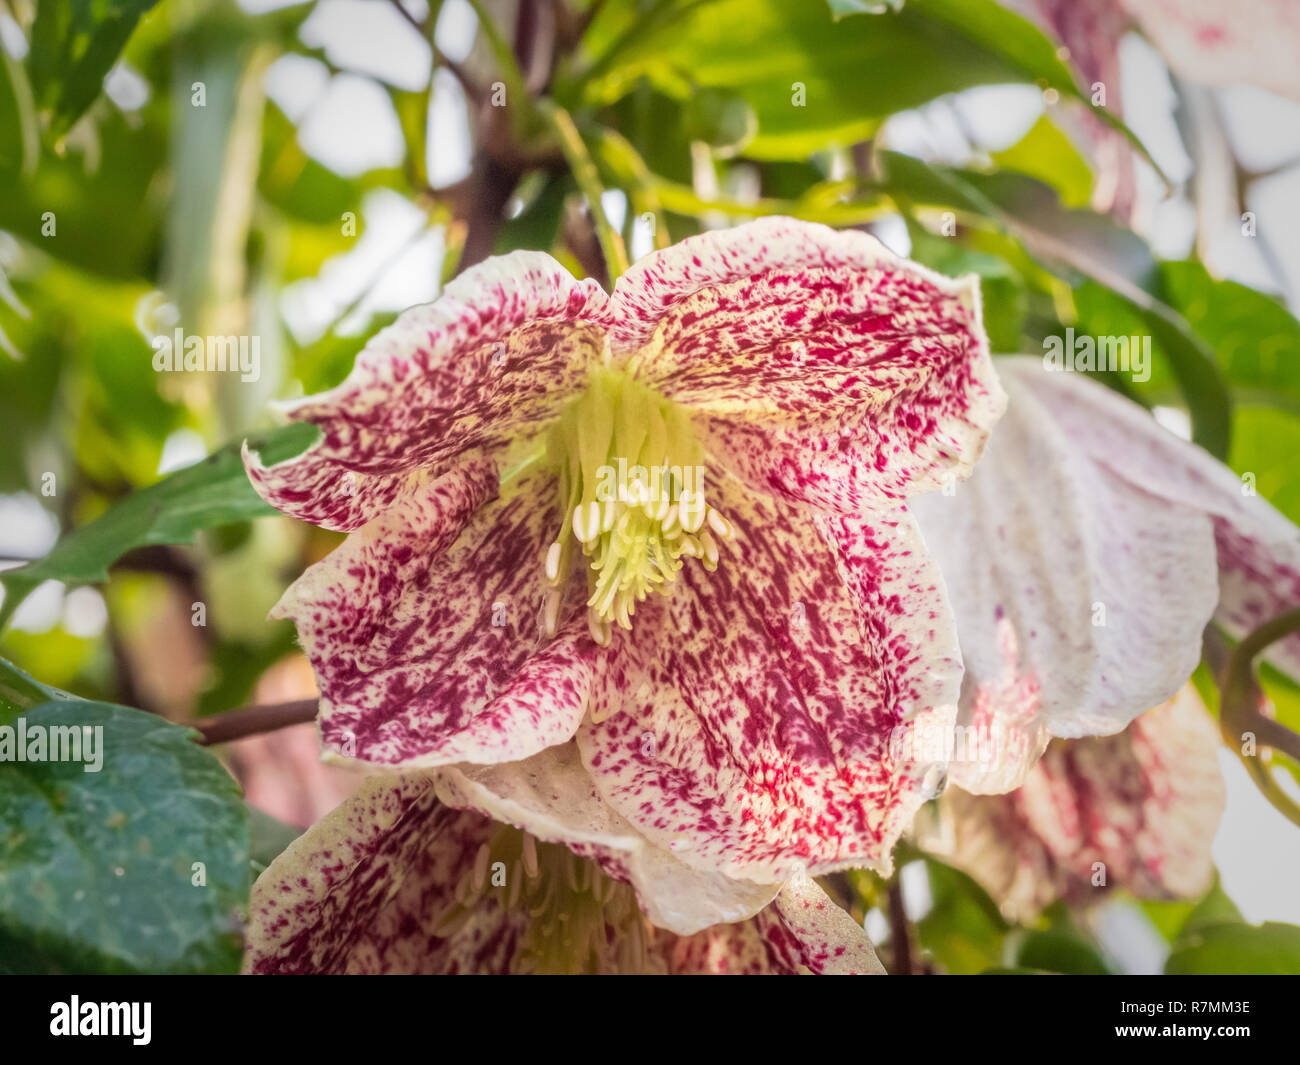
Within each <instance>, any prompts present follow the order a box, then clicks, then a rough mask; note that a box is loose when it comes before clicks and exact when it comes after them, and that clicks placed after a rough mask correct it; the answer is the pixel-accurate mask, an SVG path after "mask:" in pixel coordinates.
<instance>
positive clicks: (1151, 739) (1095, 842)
mask: <svg viewBox="0 0 1300 1065" xmlns="http://www.w3.org/2000/svg"><path fill="white" fill-rule="evenodd" d="M1218 746H1219V742H1218V735H1217V732H1216V729H1215V726H1214V723H1213V721H1212V720H1211V719H1210V717H1209V715H1208V714H1207V713H1206V711H1205V708H1204V706H1203V705H1201V702H1200V700H1199V699H1198V698H1197V696H1196V694H1195V691H1194V690H1193V689H1192V688H1190V687H1187V688H1184V689H1183V690H1182V691H1181V692H1180V693H1179V694H1178V695H1177V696H1176V697H1175V698H1173V699H1171V700H1170V701H1169V702H1167V703H1164V704H1162V705H1161V706H1158V707H1156V708H1155V709H1153V710H1149V711H1147V712H1146V713H1145V714H1143V715H1142V716H1141V717H1139V718H1138V719H1137V720H1136V721H1134V722H1133V724H1131V725H1130V726H1129V727H1128V729H1127V730H1126V731H1124V732H1122V733H1120V734H1119V735H1117V736H1108V737H1104V738H1093V739H1082V740H1056V741H1054V742H1053V743H1052V745H1051V746H1050V747H1049V748H1048V750H1047V753H1046V754H1045V755H1044V756H1043V758H1042V760H1041V761H1039V763H1038V764H1037V766H1035V767H1034V769H1033V770H1032V771H1031V772H1030V773H1029V774H1028V776H1027V777H1026V779H1025V782H1024V785H1023V786H1022V787H1021V788H1020V789H1019V790H1017V791H1013V792H1011V793H1010V794H1007V795H969V794H966V793H964V792H962V791H960V790H958V789H956V788H950V789H949V790H948V791H947V792H946V793H945V794H944V797H943V798H942V799H941V800H940V809H941V811H942V817H943V822H944V827H943V833H944V836H945V837H946V838H945V839H944V845H945V846H944V849H946V851H947V853H946V855H945V857H946V858H947V859H948V860H950V861H951V862H952V863H953V864H954V865H956V866H957V867H958V868H961V869H963V870H965V871H966V872H967V873H969V874H970V875H971V876H972V877H974V878H975V880H976V881H978V882H979V883H980V884H981V885H982V886H983V887H984V888H985V889H986V890H987V891H988V892H989V894H990V895H992V896H993V898H994V899H996V900H997V901H998V902H999V904H1000V905H1001V906H1002V909H1003V911H1004V912H1005V913H1006V914H1007V916H1008V918H1010V919H1011V920H1014V921H1022V922H1023V921H1028V920H1030V919H1032V918H1033V917H1034V916H1035V915H1036V914H1037V913H1038V912H1039V911H1040V910H1042V909H1043V907H1045V906H1046V905H1048V904H1049V903H1051V902H1052V901H1054V900H1055V899H1057V898H1065V899H1067V900H1069V901H1071V902H1073V903H1086V902H1090V901H1093V900H1095V899H1096V898H1098V897H1099V896H1100V889H1102V888H1111V887H1123V888H1126V889H1128V890H1129V891H1132V892H1133V893H1134V894H1136V895H1138V896H1140V897H1143V898H1189V897H1195V896H1197V895H1199V894H1200V893H1201V892H1203V891H1204V890H1205V888H1206V887H1207V886H1208V884H1209V881H1210V878H1211V876H1212V874H1213V862H1212V858H1211V854H1210V844H1211V842H1212V840H1213V838H1214V832H1215V828H1216V826H1217V824H1218V820H1219V817H1220V815H1221V814H1222V812H1223V803H1224V789H1223V779H1222V777H1221V776H1220V774H1219V768H1218V761H1217V757H1216V755H1217V750H1218ZM927 842H928V843H929V845H930V846H935V845H936V843H937V842H938V841H937V840H929V841H927Z"/></svg>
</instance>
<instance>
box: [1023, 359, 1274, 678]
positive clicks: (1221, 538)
mask: <svg viewBox="0 0 1300 1065" xmlns="http://www.w3.org/2000/svg"><path fill="white" fill-rule="evenodd" d="M1004 376H1008V377H1014V378H1015V379H1016V380H1017V381H1019V382H1022V383H1023V384H1024V385H1025V386H1026V387H1027V388H1028V389H1029V390H1030V391H1032V393H1033V395H1034V397H1035V398H1036V400H1037V401H1038V402H1039V403H1041V404H1042V406H1043V408H1044V409H1045V410H1046V411H1047V412H1048V415H1049V416H1050V417H1051V418H1052V419H1053V420H1054V421H1055V422H1056V423H1057V424H1058V425H1059V426H1060V429H1061V431H1062V432H1063V433H1066V434H1067V435H1068V436H1069V437H1070V438H1071V439H1072V440H1073V441H1074V447H1075V449H1076V450H1077V451H1078V452H1080V453H1084V454H1087V455H1088V456H1089V459H1090V461H1092V462H1094V463H1095V464H1096V465H1097V466H1098V467H1099V468H1100V469H1102V470H1103V471H1104V473H1105V474H1106V475H1107V476H1108V477H1109V479H1110V481H1111V482H1112V483H1121V482H1122V483H1125V484H1127V485H1131V486H1134V487H1135V488H1137V489H1138V490H1140V491H1142V492H1145V493H1148V494H1150V495H1152V496H1156V497H1158V498H1159V499H1160V500H1162V501H1163V503H1164V505H1165V507H1166V508H1167V509H1168V512H1169V514H1170V515H1176V514H1183V513H1185V512H1186V511H1187V510H1189V509H1190V510H1193V511H1195V512H1197V513H1198V514H1200V515H1203V518H1202V520H1206V521H1209V522H1211V523H1212V526H1213V530H1214V542H1215V545H1216V547H1217V558H1218V570H1219V603H1218V608H1217V610H1216V612H1215V615H1214V616H1215V620H1216V621H1218V622H1219V623H1220V624H1222V625H1224V626H1225V627H1226V628H1227V629H1228V631H1229V632H1230V633H1232V635H1234V636H1241V635H1244V634H1245V633H1247V632H1250V631H1251V630H1252V629H1254V628H1256V627H1258V626H1259V625H1261V624H1262V623H1263V622H1265V621H1268V620H1269V619H1271V618H1273V617H1276V616H1277V615H1278V614H1281V613H1283V612H1284V611H1286V610H1290V609H1292V608H1294V607H1297V606H1300V529H1297V528H1296V526H1295V525H1294V524H1292V523H1291V522H1290V521H1289V520H1287V519H1286V518H1285V517H1283V516H1282V515H1281V514H1280V513H1278V511H1277V510H1275V509H1274V508H1273V507H1272V506H1271V505H1270V504H1269V503H1268V502H1266V501H1265V500H1264V499H1262V498H1261V497H1260V496H1258V495H1256V494H1255V491H1254V486H1253V485H1252V484H1250V483H1249V482H1248V481H1246V480H1244V479H1243V478H1241V477H1238V476H1237V475H1236V474H1234V473H1233V472H1232V471H1231V470H1229V469H1228V468H1227V467H1226V466H1224V465H1222V464H1221V463H1219V462H1217V461H1216V460H1215V459H1213V458H1211V457H1210V456H1209V455H1208V454H1206V453H1205V452H1204V451H1202V450H1201V449H1200V448H1198V447H1194V446H1193V445H1191V444H1188V443H1186V442H1185V441H1183V440H1181V439H1179V438H1178V437H1176V436H1174V434H1173V433H1170V432H1168V431H1167V430H1165V429H1164V428H1163V427H1162V426H1160V425H1159V424H1158V423H1157V422H1156V421H1155V420H1154V419H1152V418H1151V417H1150V415H1148V414H1147V413H1146V411H1144V410H1142V409H1141V408H1140V407H1138V406H1137V405H1136V404H1134V403H1131V402H1129V401H1128V400H1126V399H1124V398H1123V397H1121V396H1119V395H1117V394H1116V393H1114V392H1112V391H1110V390H1109V389H1107V388H1104V387H1102V386H1101V385H1099V384H1097V383H1095V382H1093V381H1090V380H1087V379H1086V378H1081V377H1079V376H1078V375H1074V374H1061V373H1045V372H1043V370H1042V368H1041V366H1040V365H1038V364H1037V361H1036V360H1023V361H1021V360H1016V361H1015V362H1014V363H1013V365H1012V367H1011V368H1010V369H1009V372H1008V373H1006V374H1005V375H1004ZM1188 535H1190V534H1188ZM1184 579H1185V580H1188V581H1193V580H1196V579H1197V574H1196V573H1194V572H1190V571H1189V572H1188V573H1187V574H1185V576H1184ZM1266 657H1267V658H1268V660H1269V661H1270V662H1272V663H1273V664H1274V665H1276V666H1277V667H1278V668H1279V669H1282V670H1285V671H1286V672H1288V673H1290V674H1291V675H1292V676H1293V677H1295V678H1296V679H1298V680H1300V636H1292V637H1289V638H1288V639H1286V640H1283V641H1281V642H1280V643H1276V644H1274V645H1273V646H1272V647H1271V648H1270V649H1269V651H1268V653H1267V655H1266Z"/></svg>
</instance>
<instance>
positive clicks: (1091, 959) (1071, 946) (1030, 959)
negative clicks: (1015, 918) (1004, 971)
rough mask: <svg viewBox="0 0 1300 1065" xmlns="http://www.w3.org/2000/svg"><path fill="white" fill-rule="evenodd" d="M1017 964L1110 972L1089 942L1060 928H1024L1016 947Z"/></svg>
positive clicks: (1086, 972) (1060, 970)
mask: <svg viewBox="0 0 1300 1065" xmlns="http://www.w3.org/2000/svg"><path fill="white" fill-rule="evenodd" d="M1016 965H1017V966H1018V967H1020V968H1024V969H1038V970H1041V971H1043V972H1049V973H1075V974H1082V975H1091V976H1105V975H1107V974H1108V973H1109V972H1110V970H1109V969H1108V968H1107V967H1106V963H1105V962H1104V961H1102V959H1101V955H1100V954H1098V953H1097V951H1096V950H1095V949H1094V948H1093V947H1092V946H1091V945H1089V944H1088V943H1085V942H1083V941H1082V940H1081V939H1076V938H1075V937H1074V936H1070V935H1066V934H1064V933H1062V932H1040V931H1031V932H1027V933H1026V934H1025V937H1024V938H1023V939H1022V940H1021V942H1020V948H1019V949H1018V950H1017V951H1016Z"/></svg>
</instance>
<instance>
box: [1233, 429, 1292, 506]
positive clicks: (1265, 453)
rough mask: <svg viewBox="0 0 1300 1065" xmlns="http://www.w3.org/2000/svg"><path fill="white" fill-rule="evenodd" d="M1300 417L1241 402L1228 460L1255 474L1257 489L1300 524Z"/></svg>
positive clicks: (1238, 470) (1243, 471)
mask: <svg viewBox="0 0 1300 1065" xmlns="http://www.w3.org/2000/svg"><path fill="white" fill-rule="evenodd" d="M1297 455H1300V417H1297V416H1296V415H1294V414H1291V413H1289V412H1288V411H1285V410H1279V409H1278V408H1277V407H1274V406H1261V405H1259V404H1256V403H1242V404H1238V405H1237V407H1236V408H1235V411H1234V418H1233V429H1232V448H1231V449H1230V451H1229V452H1228V464H1229V465H1230V466H1231V467H1232V468H1233V469H1234V470H1236V471H1237V472H1238V473H1241V474H1246V473H1249V474H1251V475H1252V476H1253V478H1254V485H1255V490H1256V492H1258V494H1259V495H1261V496H1263V497H1264V498H1265V499H1267V500H1268V501H1269V502H1270V503H1272V504H1273V506H1275V507H1277V509H1278V510H1280V511H1281V512H1282V513H1283V514H1285V515H1286V516H1287V517H1288V518H1290V519H1291V520H1292V521H1293V522H1296V523H1297V524H1300V464H1297V462H1296V456H1297Z"/></svg>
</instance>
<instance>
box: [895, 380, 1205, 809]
mask: <svg viewBox="0 0 1300 1065" xmlns="http://www.w3.org/2000/svg"><path fill="white" fill-rule="evenodd" d="M999 364H1000V365H999V373H1000V375H1001V376H1002V378H1003V381H1004V383H1005V385H1006V388H1007V391H1008V395H1009V397H1010V402H1009V405H1008V410H1007V415H1006V417H1005V418H1004V419H1003V421H1002V423H1001V425H1000V426H999V427H998V431H997V432H996V433H995V434H994V438H993V440H992V442H991V443H990V446H989V449H988V452H987V454H986V455H985V457H984V459H983V461H982V462H981V463H980V465H979V467H978V468H977V469H976V471H975V474H974V476H973V477H972V478H971V479H970V481H969V482H967V483H966V484H963V485H960V486H957V487H956V490H955V492H954V493H953V494H952V495H951V496H949V495H944V494H939V495H933V496H930V497H927V498H924V499H919V500H917V501H915V503H914V504H913V510H914V512H915V513H916V515H917V518H918V520H919V521H920V523H921V528H922V530H923V531H924V533H925V540H926V543H927V545H928V546H929V548H930V549H931V550H932V551H933V552H934V554H935V556H936V557H937V559H938V560H939V566H940V569H941V570H942V572H943V574H944V578H945V580H946V582H947V585H948V591H949V594H950V596H951V598H952V604H953V610H954V612H955V614H956V616H957V626H958V632H959V634H960V637H961V649H962V656H963V658H964V660H965V664H966V681H965V685H964V689H963V700H962V714H961V718H960V724H961V726H963V728H966V729H975V730H977V735H976V736H975V737H974V738H975V739H976V740H977V741H980V742H977V743H976V745H975V748H974V751H973V753H971V754H970V755H969V756H968V757H965V758H959V759H958V760H956V761H954V763H953V764H952V766H951V773H952V779H953V780H954V781H955V782H956V783H958V784H959V785H960V786H961V787H963V788H966V789H967V790H969V791H992V792H998V791H1005V790H1006V789H1007V788H1008V787H1014V786H1015V785H1016V784H1017V783H1018V782H1019V780H1020V779H1021V778H1022V777H1023V773H1024V771H1025V770H1027V769H1028V768H1029V767H1030V766H1031V765H1032V764H1033V761H1034V759H1035V758H1036V757H1037V755H1038V754H1039V753H1041V750H1042V746H1043V744H1044V743H1045V742H1046V737H1047V736H1067V737H1075V736H1088V735H1110V734H1113V733H1115V732H1118V731H1120V730H1121V729H1123V728H1124V727H1125V726H1126V725H1127V724H1128V723H1129V722H1130V721H1132V720H1133V718H1135V717H1136V716H1137V715H1138V714H1140V713H1142V712H1143V711H1144V710H1146V709H1147V708H1148V707H1150V706H1154V705H1156V704H1158V703H1160V702H1163V701H1164V700H1166V699H1168V698H1170V697H1171V696H1172V695H1173V694H1174V693H1175V692H1176V691H1177V690H1178V688H1179V687H1180V686H1181V685H1182V683H1183V682H1184V681H1185V680H1186V679H1187V677H1188V676H1189V675H1190V674H1191V672H1192V670H1193V669H1195V668H1196V663H1197V662H1198V661H1199V660H1200V649H1201V633H1202V630H1203V629H1204V627H1205V624H1206V622H1207V621H1208V620H1209V619H1210V616H1211V615H1212V614H1213V612H1214V604H1215V600H1216V597H1217V594H1218V593H1217V588H1216V580H1215V555H1214V533H1213V527H1212V524H1211V522H1210V520H1209V518H1208V517H1206V516H1205V514H1203V513H1202V512H1201V511H1200V509H1198V507H1197V506H1195V505H1194V503H1193V502H1192V501H1191V500H1188V501H1186V502H1176V501H1173V500H1171V499H1170V498H1169V497H1168V495H1167V494H1164V493H1160V492H1159V490H1158V488H1157V486H1155V485H1146V486H1140V485H1138V484H1136V483H1134V482H1133V480H1132V479H1131V478H1126V477H1119V476H1115V474H1114V473H1113V472H1112V470H1111V468H1110V467H1109V465H1108V462H1109V461H1110V459H1108V456H1111V457H1113V461H1114V462H1115V463H1116V464H1117V465H1119V466H1125V467H1127V465H1128V464H1130V463H1131V462H1132V455H1131V448H1129V447H1127V446H1125V445H1124V443H1123V442H1122V441H1120V440H1118V439H1117V438H1116V436H1115V435H1114V433H1113V432H1112V431H1111V430H1110V429H1109V428H1108V427H1107V426H1105V425H1103V424H1101V423H1099V422H1098V421H1097V420H1096V419H1095V418H1092V419H1083V420H1078V421H1077V424H1076V420H1069V421H1067V419H1066V415H1065V413H1064V411H1063V409H1062V408H1063V407H1065V406H1068V405H1069V402H1070V400H1069V399H1068V397H1069V396H1073V395H1074V394H1075V393H1076V392H1078V391H1080V389H1081V388H1085V387H1086V388H1088V389H1097V388H1098V386H1096V385H1092V384H1091V383H1088V382H1079V381H1078V379H1077V377H1076V376H1075V375H1069V374H1063V373H1061V374H1051V373H1048V372H1046V371H1045V370H1044V369H1043V367H1042V365H1041V363H1038V362H1035V361H1033V360H999ZM1040 385H1041V387H1039V386H1040ZM1076 386H1077V387H1076ZM1044 390H1047V391H1049V392H1054V393H1063V394H1062V395H1061V397H1060V398H1061V400H1062V402H1061V403H1052V404H1049V403H1047V402H1046V401H1045V399H1044V397H1043V395H1042V393H1043V391H1044ZM1134 409H1135V410H1138V411H1139V413H1140V414H1141V416H1142V417H1143V418H1145V419H1146V420H1147V421H1148V422H1150V426H1151V428H1150V430H1147V432H1148V433H1151V432H1154V433H1164V430H1162V429H1160V428H1159V426H1157V425H1156V424H1155V422H1154V421H1151V419H1150V418H1149V416H1147V415H1146V414H1145V413H1144V412H1141V411H1140V408H1136V407H1135V408H1134ZM1166 435H1168V434H1166ZM1170 439H1171V441H1172V440H1173V438H1172V437H1170ZM1182 446H1183V447H1186V445H1182ZM1189 450H1190V449H1189ZM989 737H992V743H993V746H989V745H988V742H989ZM1008 754H1009V755H1010V758H1011V761H1010V763H1008V761H1007V756H1008Z"/></svg>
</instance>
